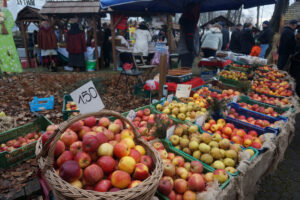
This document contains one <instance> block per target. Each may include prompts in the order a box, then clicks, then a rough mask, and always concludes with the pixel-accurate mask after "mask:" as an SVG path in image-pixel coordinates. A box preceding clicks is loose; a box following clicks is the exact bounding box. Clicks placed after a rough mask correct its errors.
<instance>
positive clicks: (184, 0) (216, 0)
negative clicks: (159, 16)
mask: <svg viewBox="0 0 300 200" xmlns="http://www.w3.org/2000/svg"><path fill="white" fill-rule="evenodd" d="M276 2H277V0H101V1H100V4H101V9H106V10H107V11H109V12H110V11H122V12H153V13H155V12H156V13H182V12H183V9H184V7H185V6H186V5H187V4H189V3H202V6H201V9H200V12H209V11H218V10H236V9H238V8H240V7H241V6H242V5H244V8H251V7H255V6H260V5H267V4H274V3H276Z"/></svg>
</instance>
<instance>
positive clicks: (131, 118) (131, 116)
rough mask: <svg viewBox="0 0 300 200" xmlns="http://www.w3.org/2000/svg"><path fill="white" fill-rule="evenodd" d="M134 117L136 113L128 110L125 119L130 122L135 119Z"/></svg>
mask: <svg viewBox="0 0 300 200" xmlns="http://www.w3.org/2000/svg"><path fill="white" fill-rule="evenodd" d="M135 116H136V112H135V111H134V110H130V111H129V113H128V115H127V117H126V118H127V119H129V120H130V121H132V120H133V119H134V118H135Z"/></svg>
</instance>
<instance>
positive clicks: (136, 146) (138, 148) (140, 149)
mask: <svg viewBox="0 0 300 200" xmlns="http://www.w3.org/2000/svg"><path fill="white" fill-rule="evenodd" d="M134 149H135V150H137V151H138V152H140V154H141V155H142V156H143V155H145V154H146V150H145V148H144V147H143V146H141V145H135V147H134Z"/></svg>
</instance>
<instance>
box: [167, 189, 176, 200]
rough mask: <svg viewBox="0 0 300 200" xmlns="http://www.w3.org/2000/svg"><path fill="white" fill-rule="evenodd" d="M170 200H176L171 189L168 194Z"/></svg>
mask: <svg viewBox="0 0 300 200" xmlns="http://www.w3.org/2000/svg"><path fill="white" fill-rule="evenodd" d="M168 198H169V199H170V200H176V193H175V192H174V191H173V190H172V191H171V192H170V194H169V196H168Z"/></svg>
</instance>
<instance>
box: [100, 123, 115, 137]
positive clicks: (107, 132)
mask: <svg viewBox="0 0 300 200" xmlns="http://www.w3.org/2000/svg"><path fill="white" fill-rule="evenodd" d="M111 125H113V124H111ZM103 133H104V135H105V136H106V138H107V140H108V141H111V140H113V139H114V138H115V135H114V132H113V131H111V130H107V129H105V130H104V132H103Z"/></svg>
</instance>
